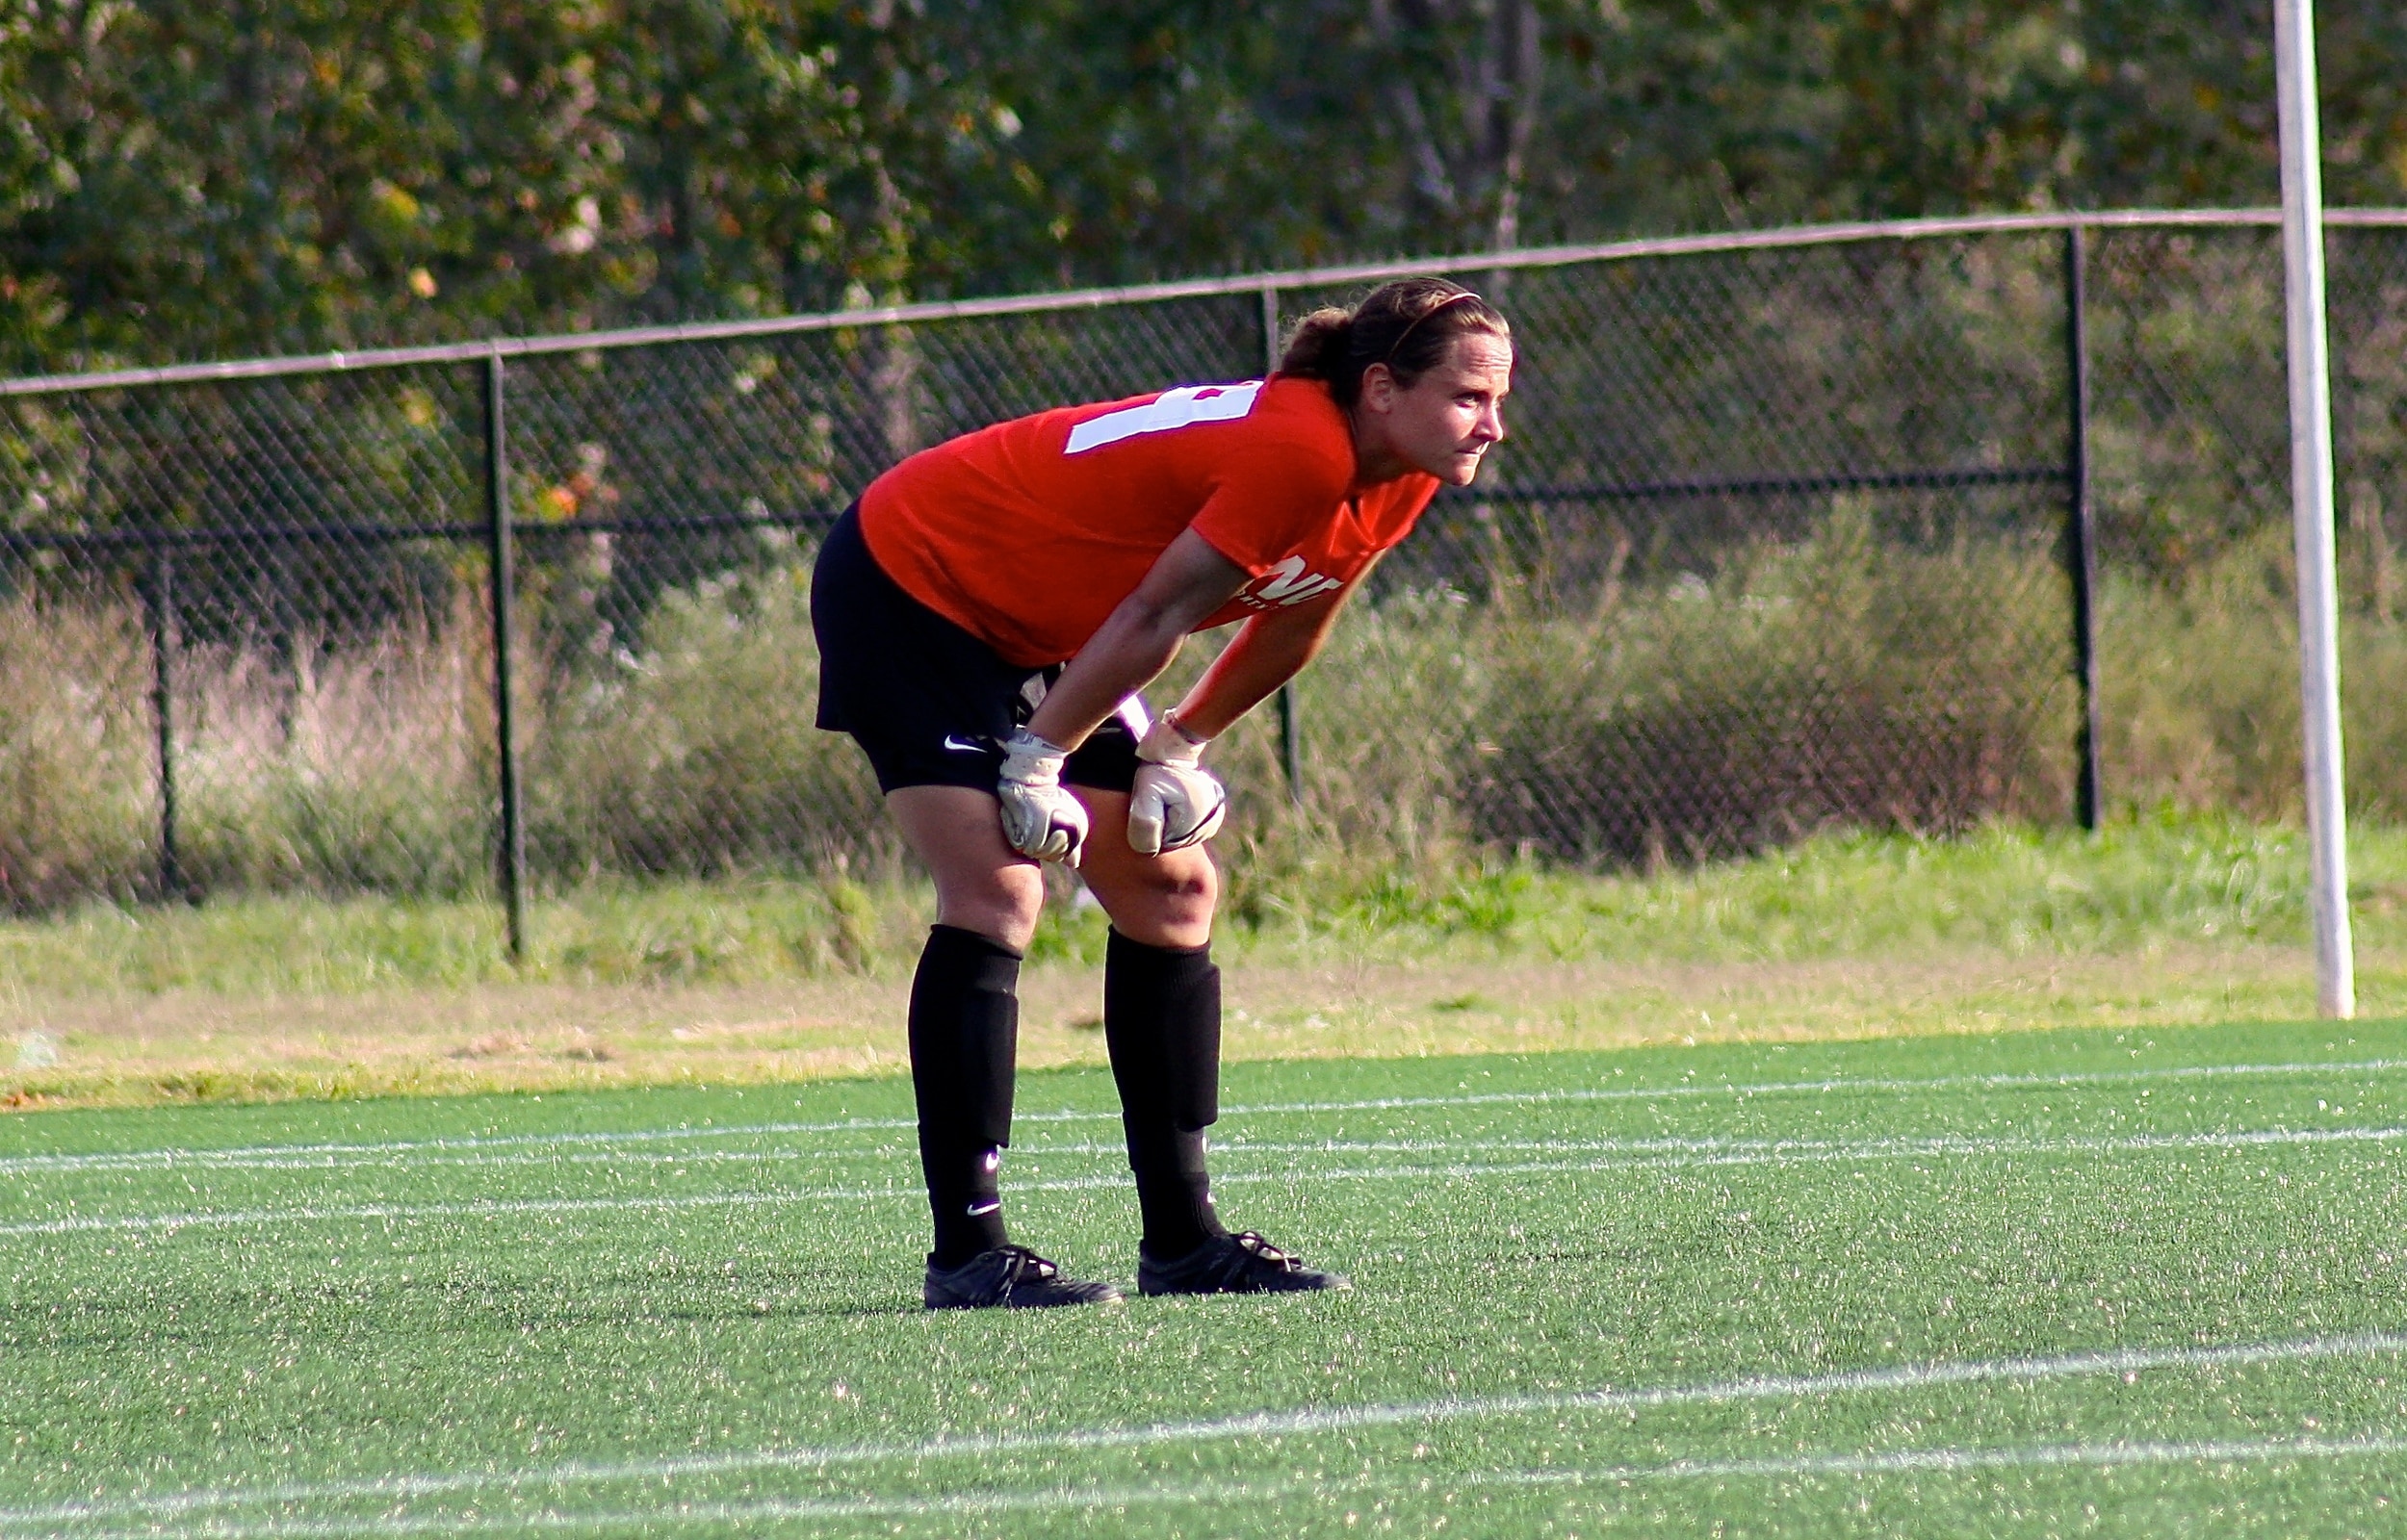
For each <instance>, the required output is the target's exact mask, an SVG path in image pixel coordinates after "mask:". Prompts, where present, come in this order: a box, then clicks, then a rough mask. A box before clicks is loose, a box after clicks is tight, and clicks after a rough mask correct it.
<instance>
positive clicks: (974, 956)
mask: <svg viewBox="0 0 2407 1540" xmlns="http://www.w3.org/2000/svg"><path fill="white" fill-rule="evenodd" d="M1019 985H1020V954H1019V953H1017V952H1015V951H1013V950H1011V949H1010V948H1009V947H1007V946H1003V945H1001V944H1000V943H998V942H995V941H990V940H988V939H987V938H986V937H983V936H980V935H978V934H976V933H975V932H973V931H964V930H957V929H955V928H954V927H952V926H949V925H938V926H933V927H931V928H930V929H929V931H928V944H927V948H926V950H924V951H922V952H921V953H920V954H919V972H918V973H916V974H914V975H913V977H912V980H911V1089H912V1091H913V1092H914V1094H915V1096H916V1097H917V1099H918V1102H919V1168H920V1170H921V1171H923V1172H924V1173H925V1174H926V1176H927V1184H928V1209H929V1211H930V1213H931V1214H933V1215H934V1216H935V1219H936V1247H935V1249H934V1250H933V1251H931V1252H930V1253H929V1255H928V1264H929V1266H931V1267H937V1268H956V1267H959V1266H960V1265H961V1264H962V1263H964V1262H967V1261H969V1260H970V1259H971V1257H973V1256H976V1255H977V1254H978V1253H979V1252H981V1251H987V1250H992V1249H993V1248H994V1247H996V1246H998V1245H1002V1244H1003V1239H1004V1235H1003V1201H1002V1195H1001V1167H1002V1152H1003V1147H1004V1146H1005V1145H1007V1144H1009V1143H1010V1142H1011V1091H1012V1069H1013V1065H1014V1062H1015V1060H1016V1058H1017V1055H1018V1051H1019V1040H1020V999H1019V995H1018V993H1017V992H1016V991H1017V990H1018V988H1019Z"/></svg>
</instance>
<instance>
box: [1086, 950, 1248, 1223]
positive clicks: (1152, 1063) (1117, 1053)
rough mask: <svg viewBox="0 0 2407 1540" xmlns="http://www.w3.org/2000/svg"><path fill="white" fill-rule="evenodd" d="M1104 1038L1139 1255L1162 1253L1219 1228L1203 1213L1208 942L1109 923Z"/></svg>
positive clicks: (1208, 1095) (1211, 973)
mask: <svg viewBox="0 0 2407 1540" xmlns="http://www.w3.org/2000/svg"><path fill="white" fill-rule="evenodd" d="M1103 1040H1104V1042H1105V1044H1106V1045H1107V1046H1108V1047H1109V1049H1110V1051H1111V1061H1112V1079H1113V1080H1114V1081H1115V1082H1117V1083H1118V1084H1119V1087H1120V1116H1121V1121H1122V1122H1123V1124H1125V1125H1126V1128H1127V1131H1128V1168H1129V1169H1130V1170H1132V1171H1134V1172H1135V1173H1136V1178H1137V1203H1138V1205H1139V1206H1140V1207H1141V1208H1142V1209H1143V1211H1144V1215H1145V1239H1144V1242H1143V1245H1144V1248H1145V1251H1146V1254H1147V1255H1149V1256H1152V1257H1156V1258H1159V1259H1161V1260H1163V1261H1171V1260H1175V1259H1176V1258H1178V1257H1182V1256H1185V1255H1186V1254H1187V1253H1188V1252H1190V1251H1192V1250H1194V1249H1195V1248H1196V1247H1197V1246H1199V1245H1203V1244H1204V1242H1206V1241H1208V1240H1210V1239H1211V1238H1212V1237H1214V1236H1218V1235H1227V1234H1228V1233H1229V1231H1228V1229H1227V1228H1226V1227H1225V1226H1223V1225H1222V1224H1221V1222H1220V1218H1219V1216H1218V1215H1216V1214H1215V1213H1213V1211H1212V1187H1211V1179H1210V1178H1209V1177H1208V1176H1206V1175H1205V1174H1204V1129H1206V1128H1209V1127H1210V1126H1211V1125H1212V1123H1213V1122H1214V1121H1215V1120H1216V1119H1218V1117H1220V969H1219V968H1217V967H1215V966H1213V965H1212V949H1211V948H1210V947H1209V946H1199V947H1193V948H1181V947H1165V946H1145V945H1142V944H1140V943H1138V942H1136V941H1131V940H1129V939H1128V938H1127V937H1125V936H1123V935H1121V934H1120V933H1119V932H1118V931H1114V932H1112V933H1111V940H1110V942H1109V944H1108V947H1107V949H1106V950H1105V952H1104V961H1103Z"/></svg>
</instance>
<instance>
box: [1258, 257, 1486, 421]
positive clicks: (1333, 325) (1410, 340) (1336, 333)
mask: <svg viewBox="0 0 2407 1540" xmlns="http://www.w3.org/2000/svg"><path fill="white" fill-rule="evenodd" d="M1475 335H1479V336H1488V337H1495V338H1498V339H1500V340H1502V341H1504V342H1507V343H1510V342H1511V341H1512V340H1513V327H1512V325H1511V323H1509V322H1508V321H1506V320H1505V318H1504V315H1503V313H1502V312H1500V311H1498V310H1497V309H1496V307H1495V306H1493V305H1491V304H1489V303H1488V301H1487V300H1485V299H1482V298H1481V297H1480V296H1479V295H1475V294H1473V293H1472V292H1471V291H1470V290H1468V289H1465V288H1463V287H1462V285H1461V284H1457V283H1449V282H1447V281H1446V280H1445V279H1443V278H1399V279H1397V280H1395V281H1394V282H1392V283H1385V284H1382V285H1380V286H1379V287H1378V288H1377V289H1374V290H1372V291H1371V292H1370V294H1368V295H1365V296H1364V297H1363V299H1362V302H1361V303H1360V304H1358V305H1356V306H1355V307H1354V308H1353V309H1352V310H1339V309H1336V308H1334V307H1325V308H1323V309H1320V310H1315V311H1313V312H1312V313H1311V314H1310V315H1308V316H1307V317H1305V318H1304V319H1303V320H1302V321H1298V322H1297V323H1296V328H1295V330H1294V331H1292V332H1290V333H1288V335H1287V347H1286V350H1285V352H1284V353H1283V354H1281V357H1280V360H1279V372H1281V374H1294V375H1298V376H1300V377H1302V378H1305V379H1317V380H1326V381H1327V382H1328V384H1329V395H1330V398H1331V399H1333V400H1334V401H1335V402H1336V403H1337V404H1338V405H1339V406H1341V407H1342V406H1352V405H1353V404H1354V403H1355V401H1356V399H1357V398H1359V397H1360V396H1361V394H1362V376H1363V374H1364V373H1365V372H1368V371H1369V369H1370V368H1371V366H1372V365H1374V364H1385V365H1386V366H1387V371H1388V372H1389V373H1391V374H1393V375H1394V376H1395V380H1396V383H1397V384H1398V385H1400V386H1402V387H1403V388H1405V389H1406V390H1411V388H1412V385H1413V383H1414V382H1415V381H1417V380H1418V379H1419V378H1420V377H1421V376H1422V375H1423V374H1424V373H1427V372H1429V371H1430V370H1432V369H1435V368H1436V367H1437V366H1438V365H1439V364H1442V363H1444V362H1445V361H1446V357H1447V355H1448V354H1449V353H1451V352H1452V351H1453V349H1454V344H1455V340H1456V339H1457V338H1460V337H1468V336H1475Z"/></svg>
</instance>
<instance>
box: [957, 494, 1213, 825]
mask: <svg viewBox="0 0 2407 1540" xmlns="http://www.w3.org/2000/svg"><path fill="white" fill-rule="evenodd" d="M1249 580H1250V578H1249V575H1248V574H1247V572H1246V570H1245V569H1244V568H1243V567H1240V566H1238V565H1237V564H1236V563H1235V562H1233V561H1230V560H1229V558H1228V557H1227V556H1224V555H1222V554H1221V553H1220V552H1218V551H1215V550H1214V549H1213V548H1212V546H1211V544H1210V542H1208V541H1206V540H1205V539H1204V537H1203V536H1202V535H1199V534H1197V533H1196V532H1195V531H1194V530H1192V529H1188V530H1184V531H1181V532H1180V534H1179V536H1178V539H1176V540H1174V541H1172V542H1171V543H1170V549H1169V550H1167V551H1165V552H1162V553H1161V556H1160V557H1159V558H1158V559H1156V560H1155V561H1154V563H1153V566H1152V570H1151V571H1150V572H1148V573H1147V574H1146V575H1145V580H1144V581H1143V582H1141V583H1139V584H1137V588H1136V592H1134V593H1132V594H1130V595H1129V596H1128V597H1127V598H1126V599H1124V600H1122V601H1121V602H1120V605H1119V607H1118V608H1116V609H1114V610H1113V611H1112V612H1111V615H1110V617H1109V618H1108V619H1106V620H1105V621H1104V622H1103V624H1102V627H1101V629H1099V630H1097V631H1096V633H1095V634H1094V635H1093V636H1091V637H1089V638H1088V639H1087V644H1086V645H1085V646H1084V647H1081V648H1080V649H1078V655H1077V656H1075V657H1074V658H1072V659H1071V660H1070V662H1069V664H1068V666H1067V667H1065V668H1063V670H1062V671H1061V678H1060V679H1058V680H1054V681H1053V687H1052V688H1051V689H1049V690H1048V691H1046V692H1045V700H1044V703H1043V704H1042V705H1040V706H1038V707H1037V709H1036V714H1035V715H1034V716H1033V717H1031V718H1029V720H1028V725H1027V726H1026V727H1023V728H1021V729H1019V730H1018V731H1017V732H1013V733H1012V735H1011V736H1010V737H1009V738H1008V739H1006V740H1005V741H1004V743H1003V767H1002V771H1001V774H1000V775H999V777H998V778H997V780H996V787H995V797H996V802H997V803H998V804H999V805H1000V809H1001V813H1002V820H1003V837H1004V839H1006V840H1008V841H1009V842H1010V844H1011V847H1012V848H1013V849H1014V850H1017V851H1019V852H1020V853H1021V854H1022V855H1023V856H1033V857H1035V858H1036V859H1037V860H1059V861H1067V862H1068V863H1069V864H1071V865H1073V866H1075V865H1076V864H1077V863H1078V850H1079V846H1080V845H1082V844H1083V843H1084V842H1085V840H1086V832H1087V827H1086V812H1085V809H1083V808H1081V807H1080V806H1079V804H1078V800H1077V799H1076V798H1075V797H1074V796H1072V795H1071V794H1070V791H1069V788H1068V787H1066V786H1064V785H1063V784H1062V783H1061V772H1062V767H1063V766H1064V765H1065V764H1066V763H1067V762H1068V760H1069V757H1070V751H1071V750H1073V749H1074V748H1076V747H1077V746H1078V745H1079V744H1081V743H1084V742H1085V741H1086V740H1087V737H1088V735H1089V734H1091V733H1092V732H1094V731H1095V730H1096V729H1097V728H1099V727H1100V726H1101V725H1102V723H1103V719H1104V718H1105V717H1107V716H1109V715H1111V714H1112V713H1113V712H1114V711H1116V710H1118V709H1119V708H1120V703H1121V702H1123V701H1125V700H1126V699H1127V698H1128V697H1129V696H1131V695H1134V694H1135V693H1136V692H1137V691H1139V690H1141V689H1143V688H1144V687H1145V686H1146V685H1148V684H1151V683H1152V682H1153V680H1154V678H1155V677H1156V676H1158V675H1159V674H1160V673H1161V671H1162V670H1164V669H1166V668H1168V667H1169V666H1170V660H1171V659H1172V658H1174V657H1176V656H1178V646H1179V644H1180V643H1181V642H1183V641H1185V640H1186V638H1187V633H1188V632H1190V631H1192V630H1194V629H1196V628H1197V627H1199V626H1201V625H1203V624H1204V621H1206V620H1208V619H1210V618H1211V616H1212V615H1213V614H1214V613H1215V612H1217V611H1218V610H1219V609H1220V607H1221V606H1222V605H1224V604H1226V603H1229V601H1230V600H1231V599H1234V598H1235V597H1236V596H1237V592H1238V590H1239V589H1242V588H1243V587H1244V586H1245V585H1246V583H1247V582H1248V581H1249ZM1149 741H1151V740H1150V739H1149ZM1179 741H1180V743H1181V744H1183V743H1184V742H1185V740H1184V739H1181V740H1179ZM1140 753H1142V751H1140ZM1189 757H1192V755H1190V756H1189ZM1213 784H1214V785H1215V786H1217V784H1218V783H1213ZM1222 800H1223V801H1225V800H1226V798H1225V796H1224V798H1223V799H1222ZM1218 826H1219V818H1218V816H1217V813H1215V815H1214V816H1213V818H1212V827H1213V828H1217V827H1218ZM1183 827H1184V826H1182V828H1183ZM1209 835H1210V830H1209V829H1205V830H1204V832H1203V833H1201V834H1195V836H1194V837H1195V838H1198V839H1201V838H1208V837H1209ZM1190 842H1192V841H1190ZM1155 848H1156V849H1158V848H1160V847H1159V844H1158V841H1157V843H1156V847H1155ZM1146 853H1147V854H1149V855H1150V854H1152V852H1151V851H1148V852H1146Z"/></svg>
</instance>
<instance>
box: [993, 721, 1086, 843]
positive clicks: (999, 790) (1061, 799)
mask: <svg viewBox="0 0 2407 1540" xmlns="http://www.w3.org/2000/svg"><path fill="white" fill-rule="evenodd" d="M1069 758H1070V751H1069V750H1067V749H1064V748H1062V747H1061V746H1060V745H1059V744H1055V743H1049V742H1048V741H1046V740H1045V739H1043V738H1040V737H1038V736H1037V735H1036V734H1035V733H1033V732H1029V731H1028V730H1027V729H1026V728H1016V729H1014V730H1013V731H1012V734H1011V736H1010V737H1008V738H1005V739H1004V740H1003V769H1002V774H1001V776H1000V777H999V778H998V779H997V780H996V783H995V797H996V801H997V802H1000V803H1001V804H1002V809H1003V838H1004V839H1006V840H1008V841H1009V842H1010V844H1011V848H1012V849H1014V850H1016V851H1018V852H1020V854H1021V855H1022V856H1032V857H1034V858H1035V859H1037V860H1057V861H1060V862H1061V863H1062V864H1063V865H1065V866H1075V865H1077V864H1078V853H1079V850H1080V848H1081V847H1082V846H1084V845H1085V844H1086V828H1087V825H1086V809H1084V808H1082V807H1080V806H1079V805H1078V799H1077V798H1075V797H1074V796H1072V795H1071V794H1070V791H1069V788H1068V787H1066V786H1064V785H1063V784H1062V783H1061V767H1062V765H1063V764H1064V763H1066V762H1067V761H1068V760H1069Z"/></svg>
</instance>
